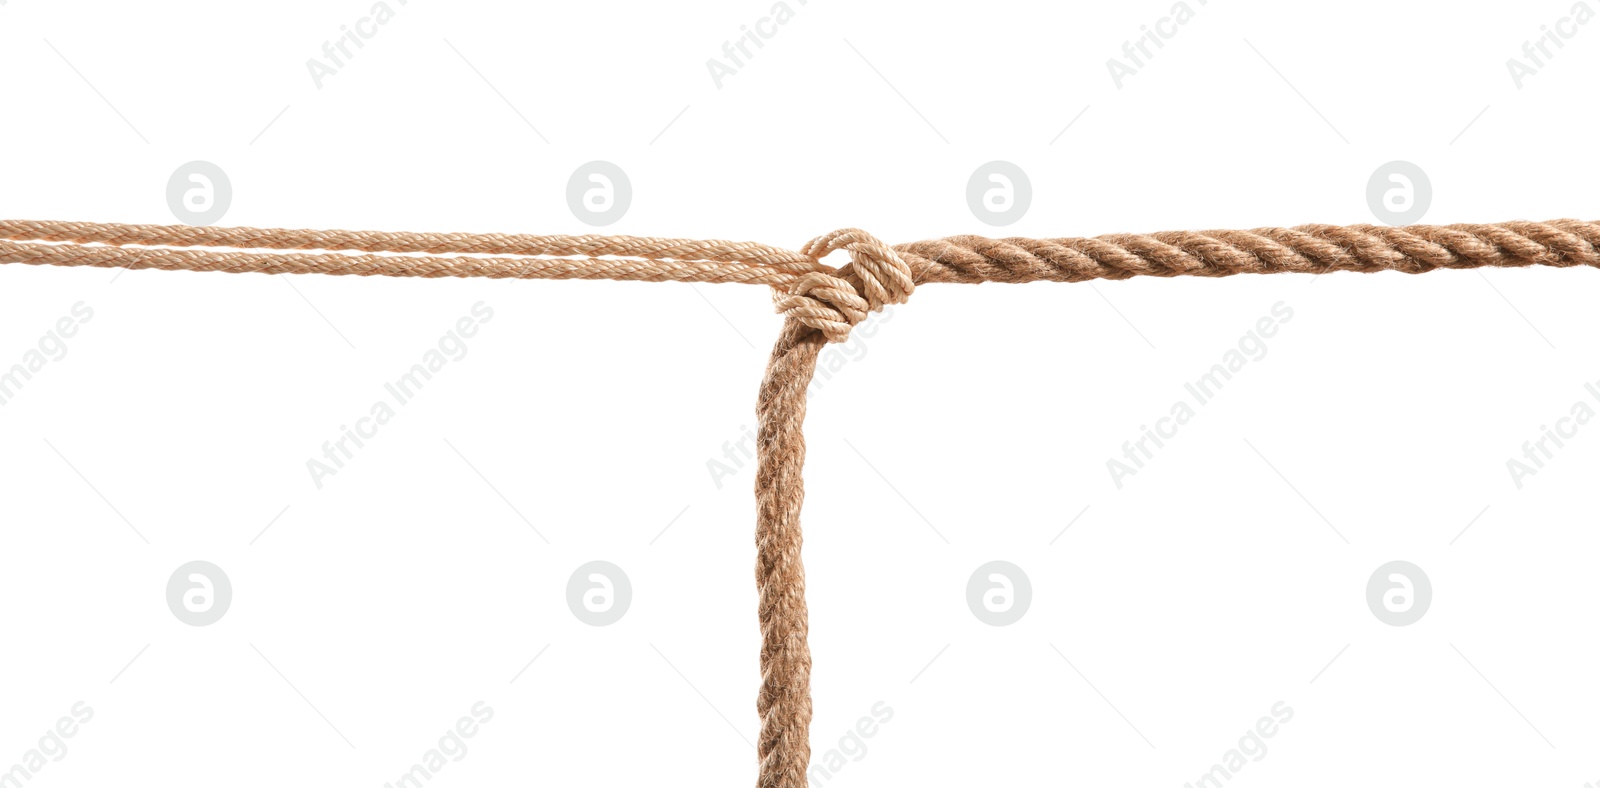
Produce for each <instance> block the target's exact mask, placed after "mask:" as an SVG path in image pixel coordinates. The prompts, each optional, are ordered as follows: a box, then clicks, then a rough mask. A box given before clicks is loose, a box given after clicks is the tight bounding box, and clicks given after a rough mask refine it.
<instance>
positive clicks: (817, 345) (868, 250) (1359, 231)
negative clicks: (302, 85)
mask: <svg viewBox="0 0 1600 788" xmlns="http://www.w3.org/2000/svg"><path fill="white" fill-rule="evenodd" d="M252 250H254V251H252ZM835 251H844V252H846V253H847V254H848V255H849V256H850V262H849V263H848V264H846V265H844V266H841V267H839V268H834V267H832V266H829V265H828V264H826V263H824V262H822V260H823V258H825V257H827V256H828V255H830V254H831V253H833V252H835ZM0 263H29V264H35V265H65V266H96V267H103V268H159V269H165V270H184V271H227V272H233V273H241V272H258V273H300V274H303V273H320V274H337V275H358V276H420V277H442V276H477V277H493V278H516V279H620V280H634V281H650V282H662V281H684V282H740V283H744V284H761V285H769V286H771V287H772V288H773V295H774V298H773V301H774V304H775V305H776V307H777V311H778V312H780V313H782V314H784V315H785V318H786V319H785V321H784V325H783V329H782V331H781V332H780V333H779V335H778V341H777V344H776V345H775V346H774V347H773V350H772V357H771V359H770V361H769V363H768V366H767V371H766V375H765V377H764V378H763V379H762V381H761V389H760V395H759V397H758V398H757V403H756V413H757V418H758V423H759V429H758V433H757V471H756V484H755V486H756V504H757V514H756V588H757V590H758V592H759V602H758V615H759V619H760V622H761V689H760V691H759V694H758V695H757V698H756V710H757V712H758V713H759V714H760V716H761V734H760V739H759V742H758V745H757V752H758V755H759V756H760V774H759V777H758V782H757V785H758V786H760V788H805V786H806V768H807V766H808V765H809V763H810V758H811V745H810V741H809V731H810V725H811V712H812V708H811V650H810V647H809V646H808V645H807V633H808V628H809V620H808V614H807V612H806V600H805V567H804V564H803V562H802V560H801V546H802V541H803V540H802V533H801V528H800V510H801V505H802V503H803V502H804V499H805V483H804V480H803V479H802V476H801V474H802V470H803V469H804V466H805V450H806V444H805V435H804V434H803V432H802V427H803V424H804V421H805V413H806V387H807V386H808V385H809V384H810V382H811V377H812V374H813V372H814V371H815V369H816V365H817V357H818V354H819V353H820V351H821V350H822V348H823V346H824V345H826V344H827V343H828V342H842V341H844V340H845V339H847V338H848V337H849V335H850V329H851V327H853V326H855V325H856V324H857V323H860V322H861V321H862V320H864V319H866V317H867V315H869V314H871V313H872V312H876V311H878V310H881V309H883V307H884V306H886V305H888V304H899V303H904V302H905V300H906V299H907V298H909V297H910V295H911V293H912V292H913V291H914V290H915V288H916V286H917V285H920V284H926V283H932V282H959V283H967V284H976V283H980V282H1038V281H1055V282H1082V281H1087V280H1093V279H1128V278H1130V277H1135V276H1232V275H1234V274H1269V273H1311V274H1320V273H1327V272H1330V271H1359V272H1366V273H1371V272H1376V271H1400V272H1403V273H1412V274H1416V273H1423V272H1426V271H1433V270H1436V269H1440V268H1479V267H1487V266H1499V267H1515V266H1528V265H1547V266H1555V267H1570V266H1578V265H1585V266H1591V267H1600V223H1596V222H1586V221H1579V220H1576V219H1558V220H1555V221H1549V222H1502V223H1499V224H1454V225H1446V226H1426V225H1414V226H1410V227H1377V226H1373V225H1352V226H1347V227H1341V226H1334V225H1322V224H1309V225H1302V226H1299V227H1294V228H1264V229H1258V230H1216V231H1177V232H1161V233H1152V234H1148V235H1102V236H1099V237H1097V238H1054V239H1028V238H1005V239H990V238H983V237H979V236H973V235H962V236H954V237H950V238H944V239H939V240H932V241H917V242H915V243H908V244H901V245H898V246H892V247H891V246H888V245H886V244H884V243H883V242H881V241H879V240H878V239H876V238H874V237H872V236H871V235H870V234H868V233H865V232H863V231H861V230H854V229H849V230H840V231H838V232H835V233H830V234H828V235H824V236H821V237H819V238H816V239H814V240H812V241H811V242H810V243H808V244H806V246H805V247H803V248H802V249H801V250H800V251H799V252H792V251H788V250H785V249H781V248H778V247H772V246H766V245H763V244H757V243H733V242H727V241H692V240H683V239H670V238H636V237H628V236H598V235H580V236H568V235H475V234H468V233H405V232H348V231H341V230H326V231H318V230H263V229H255V228H249V227H234V228H208V227H165V226H158V225H123V224H93V223H83V222H27V221H0Z"/></svg>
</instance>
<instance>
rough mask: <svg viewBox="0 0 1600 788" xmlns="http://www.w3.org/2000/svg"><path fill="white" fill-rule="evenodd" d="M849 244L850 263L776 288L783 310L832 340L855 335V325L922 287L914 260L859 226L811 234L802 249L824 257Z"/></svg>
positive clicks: (808, 253) (847, 249) (779, 310)
mask: <svg viewBox="0 0 1600 788" xmlns="http://www.w3.org/2000/svg"><path fill="white" fill-rule="evenodd" d="M840 249H843V250H845V251H846V252H848V253H849V254H850V264H849V265H847V266H843V267H841V268H838V269H836V270H832V271H813V272H811V273H808V274H805V275H804V276H801V277H800V278H798V279H796V280H795V281H794V282H792V283H790V285H789V289H788V291H787V292H779V293H776V294H775V295H776V297H775V298H774V302H775V303H776V304H777V311H778V312H779V313H781V314H783V315H784V316H785V317H788V318H792V319H794V320H797V321H799V322H800V323H802V324H804V325H807V326H810V327H811V328H815V329H817V330H818V331H821V332H822V335H823V336H824V337H825V338H827V340H828V341H829V342H843V341H845V340H846V339H849V338H850V329H851V327H853V326H855V324H857V323H860V322H861V321H863V320H865V319H867V315H869V314H872V313H873V312H877V311H880V310H882V309H883V308H884V306H886V305H888V304H903V303H905V302H906V299H907V298H908V297H909V296H910V295H911V291H912V290H914V289H916V283H915V282H914V281H913V279H912V275H911V266H910V265H907V264H906V261H905V260H903V259H901V258H900V255H899V254H898V253H896V252H895V250H894V249H891V248H890V247H889V245H888V244H886V243H884V242H882V241H880V240H878V239H877V238H874V237H873V236H872V235H871V234H870V233H867V232H865V231H863V230H857V229H855V228H848V229H844V230H837V231H835V232H832V233H829V234H827V235H823V236H819V237H817V238H813V239H811V242H810V243H808V244H806V245H805V248H803V249H801V250H800V253H801V254H803V255H805V256H807V257H810V258H811V259H813V260H816V261H818V262H819V263H820V262H821V261H822V258H824V257H827V256H828V255H829V254H831V253H833V252H835V251H838V250H840Z"/></svg>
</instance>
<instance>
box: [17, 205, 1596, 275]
mask: <svg viewBox="0 0 1600 788" xmlns="http://www.w3.org/2000/svg"><path fill="white" fill-rule="evenodd" d="M855 232H859V231H855ZM0 239H3V240H4V241H10V242H17V243H5V244H3V245H0V262H17V263H32V264H41V265H68V266H71V265H90V266H99V267H122V268H161V269H166V270H195V271H226V272H233V273H240V272H259V273H318V274H332V275H358V276H420V277H442V276H482V277H492V278H516V279H626V280H636V281H690V282H741V283H746V284H764V285H780V286H781V285H787V284H789V283H792V282H794V281H796V280H798V279H799V278H800V277H802V276H804V275H805V274H808V273H825V274H830V275H834V274H837V270H836V269H834V268H832V267H831V266H828V265H826V264H824V263H822V262H821V261H820V259H819V257H818V256H813V255H811V254H806V253H805V252H796V251H791V250H787V249H782V248H779V247H774V246H767V245H765V244H759V243H750V242H730V241H695V240H686V239H676V238H648V237H632V236H603V235H575V236H572V235H502V234H473V233H411V232H368V231H347V230H283V229H259V228H253V227H230V228H215V227H188V226H164V225H130V224H96V223H90V222H43V221H0ZM819 240H820V239H819ZM874 240H875V239H874ZM24 243H26V244H28V245H29V246H30V247H33V248H27V249H24V248H22V245H23V244H24ZM85 245H87V246H88V248H92V249H102V250H110V249H122V250H124V251H122V252H115V251H100V252H95V253H92V254H91V253H86V252H85V251H84V250H83V249H77V248H74V247H79V246H85ZM149 247H180V248H186V249H196V248H198V250H197V251H191V252H189V253H187V254H185V253H182V252H179V251H176V250H161V249H152V248H149ZM889 248H890V249H892V251H893V252H895V253H897V254H898V255H899V256H900V257H901V258H902V259H903V260H904V261H905V263H906V265H907V266H908V267H909V269H910V271H911V274H912V277H913V280H914V282H915V283H916V284H924V283H932V282H960V283H969V284H970V283H978V282H1037V281H1056V282H1081V281H1088V280H1092V279H1127V278H1130V277H1134V276H1163V277H1165V276H1209V277H1216V276H1231V275H1233V274H1246V273H1249V274H1267V273H1313V274H1315V273H1326V272H1329V271H1359V272H1366V273H1371V272H1376V271H1401V272H1405V273H1422V272H1425V271H1432V270H1435V269H1439V268H1476V267H1481V266H1502V267H1505V266H1526V265H1551V266H1574V265H1589V266H1600V224H1597V223H1595V222H1589V221H1580V220H1576V219H1558V220H1554V221H1549V222H1502V223H1499V224H1454V225H1442V226H1430V225H1414V226H1410V227H1379V226H1374V225H1350V226H1338V225H1324V224H1308V225H1301V226H1299V227H1293V228H1279V227H1269V228H1262V229H1256V230H1210V231H1170V232H1158V233H1151V234H1147V235H1130V234H1119V235H1102V236H1098V237H1095V238H1047V239H1030V238H1002V239H991V238H984V237H981V236H974V235H960V236H953V237H949V238H943V239H938V240H930V241H916V242H913V243H906V244H899V245H896V246H893V247H889ZM225 249H232V250H265V251H260V252H251V253H248V254H244V253H239V252H228V251H222V250H225ZM820 251H821V252H822V254H823V255H825V254H826V253H827V252H828V251H832V248H828V249H823V250H820ZM309 252H322V253H340V254H312V253H309ZM345 252H363V253H374V254H367V255H348V254H343V253H345ZM376 253H382V254H376ZM464 255H489V256H488V257H466V256H464Z"/></svg>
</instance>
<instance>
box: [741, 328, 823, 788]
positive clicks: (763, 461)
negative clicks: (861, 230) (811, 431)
mask: <svg viewBox="0 0 1600 788" xmlns="http://www.w3.org/2000/svg"><path fill="white" fill-rule="evenodd" d="M824 344H826V340H824V338H823V336H822V333H821V332H819V331H817V330H816V329H813V328H810V327H808V326H805V325H803V324H802V323H800V322H799V321H797V320H795V319H789V320H786V321H784V326H783V332H782V333H781V334H779V336H778V341H777V344H776V345H775V346H774V347H773V349H772V359H771V361H770V362H769V363H768V365H767V372H766V375H765V376H764V377H763V378H762V380H761V393H760V396H759V398H758V400H757V404H756V418H757V424H758V428H757V440H756V453H757V465H756V588H757V590H758V592H759V594H760V602H759V612H760V619H761V691H760V693H759V694H758V695H757V696H756V711H757V712H758V713H759V714H760V715H761V734H760V738H759V739H758V741H757V746H756V751H757V753H758V755H759V756H760V758H761V772H760V777H759V778H758V781H757V783H756V784H757V785H758V786H759V787H760V788H805V785H806V766H807V765H808V764H809V763H810V761H811V742H810V739H809V732H810V730H811V648H810V646H808V645H807V644H806V636H807V633H808V631H809V623H808V618H807V614H806V573H805V566H804V565H803V564H802V562H801V557H800V548H801V543H802V541H803V540H802V538H801V532H800V506H801V503H802V502H803V501H804V499H805V481H804V480H803V479H801V471H802V470H803V468H804V466H805V459H806V439H805V435H804V434H803V432H802V425H803V424H804V422H805V417H806V387H807V386H809V385H810V384H811V376H812V373H813V372H815V371H816V368H817V355H818V354H819V353H820V352H821V351H822V346H823V345H824Z"/></svg>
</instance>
